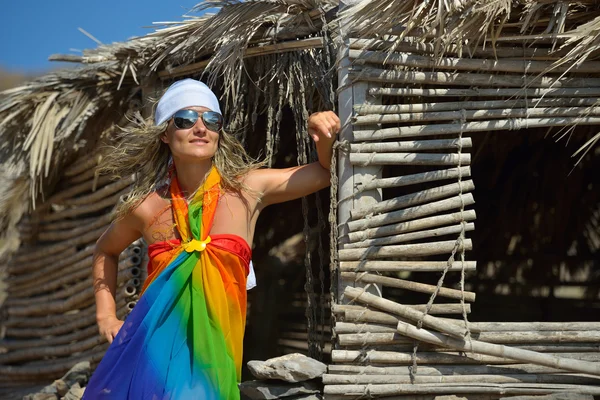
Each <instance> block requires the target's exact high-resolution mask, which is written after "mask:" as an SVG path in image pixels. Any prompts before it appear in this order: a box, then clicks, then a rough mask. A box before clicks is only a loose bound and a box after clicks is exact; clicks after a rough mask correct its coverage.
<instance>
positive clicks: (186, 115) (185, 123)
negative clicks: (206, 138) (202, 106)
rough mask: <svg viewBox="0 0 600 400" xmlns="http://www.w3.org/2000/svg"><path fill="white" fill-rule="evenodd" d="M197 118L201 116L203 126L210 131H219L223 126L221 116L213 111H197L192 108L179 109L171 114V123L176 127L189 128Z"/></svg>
mask: <svg viewBox="0 0 600 400" xmlns="http://www.w3.org/2000/svg"><path fill="white" fill-rule="evenodd" d="M198 118H202V122H203V123H204V126H206V128H208V129H210V130H211V131H214V132H219V131H220V130H221V128H222V127H223V116H222V115H221V114H219V113H218V112H215V111H203V112H200V113H199V112H197V111H194V110H179V111H177V112H176V113H175V114H174V115H173V123H174V124H175V127H176V128H177V129H190V128H191V127H192V126H194V125H195V124H196V121H198Z"/></svg>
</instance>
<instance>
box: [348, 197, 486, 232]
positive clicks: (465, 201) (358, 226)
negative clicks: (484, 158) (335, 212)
mask: <svg viewBox="0 0 600 400" xmlns="http://www.w3.org/2000/svg"><path fill="white" fill-rule="evenodd" d="M474 203H475V199H474V198H473V195H472V194H471V193H467V194H462V195H460V196H455V197H451V198H449V199H444V200H439V201H434V202H431V203H426V204H422V205H417V206H414V207H409V208H405V209H402V210H399V211H392V212H388V213H383V214H379V215H376V216H373V217H367V218H363V219H360V220H355V221H350V222H348V230H349V231H350V232H355V231H359V230H365V229H367V228H374V227H380V226H383V225H390V224H393V223H398V222H404V221H407V220H411V219H416V218H419V217H424V216H427V215H431V214H437V213H440V212H443V211H448V210H451V209H455V208H461V207H466V206H470V205H471V204H474ZM462 214H464V212H463V213H462ZM432 218H437V217H432ZM443 218H444V217H441V216H440V217H439V219H440V220H441V219H443ZM394 233H395V232H394ZM361 239H365V238H361Z"/></svg>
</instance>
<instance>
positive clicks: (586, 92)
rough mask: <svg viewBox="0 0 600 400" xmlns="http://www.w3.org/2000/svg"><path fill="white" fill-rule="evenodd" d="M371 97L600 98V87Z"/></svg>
mask: <svg viewBox="0 0 600 400" xmlns="http://www.w3.org/2000/svg"><path fill="white" fill-rule="evenodd" d="M369 95H371V96H415V97H513V96H523V97H559V98H561V97H567V98H568V97H589V96H594V97H597V96H600V87H587V88H535V89H533V88H516V89H514V88H513V89H500V88H498V89H486V88H471V89H457V88H451V89H413V88H383V87H379V88H378V87H373V88H370V89H369Z"/></svg>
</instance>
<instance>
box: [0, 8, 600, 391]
mask: <svg viewBox="0 0 600 400" xmlns="http://www.w3.org/2000/svg"><path fill="white" fill-rule="evenodd" d="M215 7H216V8H217V12H216V13H215V14H205V15H204V16H202V17H188V18H186V19H185V20H184V21H181V22H177V23H165V24H163V25H162V26H160V27H158V28H157V30H156V31H155V32H153V33H151V34H149V35H146V36H144V37H140V38H134V39H131V40H129V41H127V42H124V43H115V44H112V45H102V46H99V47H98V48H96V49H93V50H88V51H85V52H84V53H83V55H82V56H71V55H67V56H65V55H55V56H52V58H53V59H55V60H62V61H72V62H76V63H80V64H82V66H81V67H79V68H78V69H76V70H68V71H59V72H54V73H51V74H48V75H46V76H43V77H41V78H39V79H37V80H35V81H32V82H29V83H27V84H25V85H23V86H20V87H18V88H14V89H10V90H7V91H4V92H2V94H1V95H0V135H1V136H2V137H3V138H4V140H3V145H2V150H1V152H0V157H1V158H0V162H1V163H2V169H1V170H0V174H1V175H0V179H2V181H3V185H2V187H3V189H4V190H3V192H2V195H1V197H0V218H1V219H0V221H1V224H2V231H1V235H2V236H1V238H0V251H1V253H2V255H3V260H4V261H3V269H4V271H5V274H6V276H5V279H4V280H5V284H6V286H7V294H8V295H7V298H6V300H5V301H4V303H3V305H2V323H1V324H2V335H3V339H2V342H0V346H1V348H2V349H3V353H2V354H0V372H1V373H0V383H1V385H2V386H3V387H4V389H3V390H5V391H6V392H7V393H11V392H12V393H16V392H17V390H18V389H17V388H19V387H25V388H30V387H32V386H33V385H35V384H42V383H47V382H48V381H51V380H52V379H55V378H56V377H58V376H60V375H61V374H62V373H64V372H65V371H66V370H68V369H69V368H70V367H71V366H72V365H73V364H74V363H75V362H77V361H79V360H90V361H92V362H93V363H95V362H98V360H100V359H101V357H102V355H103V352H104V351H105V349H106V344H104V343H103V341H102V339H101V338H99V337H98V335H97V332H96V327H95V321H94V312H93V309H94V306H93V293H92V289H91V280H90V269H89V266H90V262H91V254H92V250H93V244H94V242H95V240H96V239H97V238H98V237H99V235H100V234H101V233H102V232H103V230H104V229H105V228H106V227H107V225H108V224H109V223H110V221H111V218H112V215H111V213H112V209H113V208H114V206H115V204H117V202H118V201H120V199H121V198H122V196H124V195H126V194H127V191H128V186H129V185H130V184H131V182H132V180H133V179H135V177H122V178H121V179H119V180H113V178H112V177H108V176H99V175H98V174H97V172H96V168H95V167H96V165H97V164H98V162H99V160H100V158H101V157H102V151H101V150H102V149H103V148H104V145H105V144H107V143H112V142H114V141H116V140H118V133H119V127H120V126H124V125H126V124H128V123H130V122H131V120H132V119H135V118H141V117H140V115H141V116H142V117H143V116H148V115H150V114H151V109H152V103H151V101H150V99H152V98H156V97H158V95H159V94H160V91H161V90H162V89H164V88H166V86H168V84H169V83H170V82H172V81H173V80H175V79H179V78H181V77H201V78H202V79H203V80H205V81H206V82H208V84H209V85H210V86H211V87H213V88H214V89H215V90H216V91H218V92H219V94H220V96H221V99H222V102H223V104H224V109H225V110H226V111H225V114H226V117H227V123H228V129H229V130H230V131H231V132H232V133H234V134H237V135H239V137H240V138H241V140H242V141H243V142H244V144H245V145H246V146H247V148H248V149H249V151H250V152H251V153H252V154H254V155H256V156H258V155H261V156H262V157H265V158H266V159H267V160H268V162H269V164H270V165H272V166H274V167H280V166H285V165H291V164H294V163H305V162H307V161H309V160H311V159H312V158H314V157H315V154H314V152H313V151H312V148H311V145H310V142H309V140H308V137H307V136H306V135H305V134H304V130H305V124H306V120H307V117H308V115H309V113H311V112H312V111H316V110H319V109H323V108H335V109H337V111H338V113H339V115H340V116H341V118H342V121H343V122H344V128H343V131H342V133H341V135H340V137H339V143H338V144H337V145H336V151H337V156H336V157H335V158H334V161H335V165H336V167H335V168H334V169H333V171H332V172H333V174H332V187H331V191H330V196H327V195H326V194H324V193H318V194H317V195H316V196H313V197H311V198H310V199H303V200H302V201H299V202H297V203H295V204H287V205H281V206H280V207H273V208H272V209H271V210H268V211H267V212H268V213H269V214H268V217H267V218H265V217H263V221H264V222H263V225H262V226H260V227H259V228H258V229H259V230H258V233H257V239H256V243H255V245H254V249H253V254H254V255H253V257H254V258H255V262H256V264H257V265H258V268H257V269H258V270H259V271H260V266H261V264H262V265H264V266H265V268H269V269H267V271H268V273H264V274H262V276H261V274H259V285H260V282H261V279H269V277H271V278H273V277H274V279H277V280H275V281H273V282H276V283H277V282H279V281H280V280H281V281H284V282H285V285H290V286H291V287H289V286H284V289H282V288H281V287H280V286H281V285H279V286H278V285H277V284H272V285H268V287H266V288H265V289H264V290H263V291H260V292H257V293H256V295H255V298H254V299H252V298H251V310H250V314H249V315H250V319H249V326H248V330H247V339H248V340H255V342H253V343H258V338H259V337H260V336H265V335H261V333H262V332H259V331H258V330H257V329H258V327H259V326H264V325H266V324H267V325H268V324H269V323H270V322H273V321H275V320H278V319H281V320H284V321H288V318H289V321H291V322H290V323H289V324H287V325H286V326H285V327H281V328H282V330H283V332H280V334H279V338H278V339H277V337H278V336H277V332H275V333H271V334H269V335H266V337H267V338H268V341H265V342H262V344H261V345H257V346H252V347H249V346H248V347H247V348H249V349H250V348H252V349H253V350H251V352H250V353H249V354H251V355H250V357H252V358H256V357H261V356H262V357H263V358H264V357H265V355H266V356H270V355H274V354H273V353H274V352H289V351H291V350H292V349H294V351H297V350H298V349H300V350H302V351H305V352H306V353H308V354H309V355H311V356H313V357H316V358H322V359H324V360H325V361H326V362H327V363H328V364H330V365H329V371H328V373H327V374H326V375H325V376H324V377H323V383H324V385H325V387H324V396H325V398H327V399H352V398H372V397H382V398H416V397H415V396H421V397H418V398H435V397H436V396H442V395H463V396H467V397H468V398H501V397H506V396H521V395H540V396H542V395H549V394H556V393H563V394H564V393H578V394H587V395H600V386H599V385H598V383H599V381H598V376H599V375H600V367H599V365H600V364H598V362H597V361H598V359H599V357H600V353H599V349H600V348H599V343H600V336H599V335H598V331H599V328H600V323H599V322H598V317H599V316H600V313H599V312H598V307H599V305H600V302H599V301H598V288H599V285H598V283H599V277H598V268H597V267H598V259H599V258H598V249H599V248H600V233H599V228H598V226H600V225H599V222H600V221H599V219H600V208H599V206H600V195H599V194H598V190H597V188H596V186H597V185H598V184H600V181H599V180H598V178H597V173H596V172H595V171H597V168H598V166H599V155H598V151H597V147H594V145H595V143H596V142H597V141H598V139H600V135H599V134H597V133H596V130H595V128H594V126H595V125H598V124H600V117H599V116H598V114H599V112H600V111H599V110H600V109H599V108H598V107H597V104H596V103H597V102H598V98H599V97H600V75H599V73H598V71H600V63H598V62H596V61H594V59H595V58H596V57H597V49H598V43H600V39H599V37H600V8H599V7H598V5H597V3H596V2H594V1H585V0H582V1H577V2H568V1H553V0H551V1H548V0H539V1H535V0H517V1H512V2H511V1H506V0H505V1H483V0H473V1H444V2H427V1H420V0H419V1H417V0H413V1H391V0H369V1H367V0H364V1H362V2H358V3H351V4H350V3H347V4H345V3H340V4H338V3H337V2H328V1H319V2H312V1H306V2H295V1H288V0H284V1H251V2H233V1H226V2H217V3H214V2H211V3H205V4H200V5H198V6H197V7H196V8H195V11H204V10H209V9H212V8H215ZM292 132H294V133H292ZM552 138H562V141H559V142H558V144H557V143H555V142H554V141H553V140H552ZM565 144H568V145H567V146H565ZM573 153H575V154H576V157H577V158H576V159H573V158H571V155H573ZM475 184H477V189H476V188H475ZM476 199H477V204H476V205H475V200H476ZM327 209H329V215H328V216H327ZM292 210H301V212H300V211H292ZM476 217H477V219H478V225H477V230H476V231H475V223H474V221H475V218H476ZM327 221H329V222H333V223H330V224H329V226H328V223H327ZM290 232H293V233H297V234H298V235H297V236H290ZM280 238H289V239H288V240H286V241H284V242H282V241H280V240H279V239H280ZM305 244H309V245H308V246H306V245H305ZM144 259H145V247H144V243H134V244H133V245H132V246H131V247H130V248H129V249H128V250H127V251H125V252H124V253H123V255H122V257H121V261H120V264H119V269H120V273H119V284H120V289H119V296H118V299H117V300H118V310H119V311H118V312H119V315H121V316H124V315H126V313H127V312H128V310H130V309H131V307H133V306H134V305H135V301H136V296H137V291H138V290H139V287H140V283H141V282H143V280H144V262H145V261H144ZM290 264H304V266H305V268H303V269H301V270H300V271H301V276H299V274H298V272H297V271H298V269H293V268H289V265H290ZM263 282H264V281H263ZM259 287H260V286H259ZM573 292H576V293H575V294H573ZM284 295H287V296H288V298H287V300H289V304H290V306H289V307H288V309H286V310H285V311H281V310H275V309H274V308H273V307H274V306H273V304H272V303H273V302H272V301H269V300H272V298H273V297H274V296H284ZM476 296H478V297H479V299H478V303H477V304H475V303H474V300H475V297H476ZM442 298H443V299H444V300H440V299H442ZM494 299H496V301H494ZM482 300H483V301H484V303H483V304H481V301H482ZM561 308H565V311H564V312H562V313H560V312H559V311H560V309H561ZM252 310H256V311H260V312H258V313H256V318H263V319H262V320H261V321H260V323H256V324H254V325H253V322H252V321H253V320H252V319H253V318H254V317H253V313H252ZM303 314H304V316H303ZM277 316H281V317H282V318H277ZM298 316H300V319H299V318H298ZM302 319H304V321H302ZM469 320H477V321H481V322H468V321H469ZM533 321H535V322H533ZM540 321H541V322H540ZM273 338H275V339H277V340H278V344H279V347H278V348H277V349H273V346H272V343H273V342H274V341H273ZM269 352H271V354H269Z"/></svg>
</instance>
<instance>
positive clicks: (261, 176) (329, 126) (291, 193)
mask: <svg viewBox="0 0 600 400" xmlns="http://www.w3.org/2000/svg"><path fill="white" fill-rule="evenodd" d="M339 130H340V120H339V118H338V117H337V115H335V113H333V112H331V111H325V112H319V113H314V114H312V115H311V116H310V118H309V119H308V134H309V135H310V136H311V138H312V139H313V140H314V142H315V145H316V147H317V154H318V156H319V161H318V162H314V163H311V164H308V165H301V166H298V167H292V168H283V169H259V170H256V171H253V172H252V173H250V174H249V176H248V177H247V181H246V183H247V184H248V186H249V187H251V188H253V189H254V190H256V191H258V192H260V193H262V199H261V205H262V206H263V207H264V206H267V205H269V204H275V203H282V202H284V201H288V200H294V199H297V198H300V197H302V196H306V195H309V194H311V193H314V192H316V191H318V190H321V189H323V188H325V187H327V186H329V181H330V171H329V167H330V164H331V155H332V146H333V143H334V142H335V139H336V136H337V133H338V132H339Z"/></svg>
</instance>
